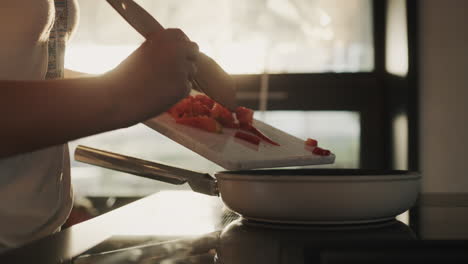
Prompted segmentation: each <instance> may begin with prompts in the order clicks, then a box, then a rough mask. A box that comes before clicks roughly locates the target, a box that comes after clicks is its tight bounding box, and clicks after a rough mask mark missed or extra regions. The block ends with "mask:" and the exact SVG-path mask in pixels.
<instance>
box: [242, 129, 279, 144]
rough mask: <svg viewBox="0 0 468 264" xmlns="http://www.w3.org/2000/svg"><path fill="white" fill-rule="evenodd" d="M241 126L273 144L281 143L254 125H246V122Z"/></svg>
mask: <svg viewBox="0 0 468 264" xmlns="http://www.w3.org/2000/svg"><path fill="white" fill-rule="evenodd" d="M240 128H241V129H242V130H245V131H248V132H250V133H252V134H254V135H256V136H257V137H259V138H261V139H263V140H265V141H266V142H268V143H270V144H272V145H275V146H279V145H280V144H278V143H276V142H275V141H273V140H272V139H271V138H269V137H267V136H266V135H265V134H263V133H262V132H261V131H260V130H258V129H257V128H256V127H254V126H253V125H245V124H241V126H240Z"/></svg>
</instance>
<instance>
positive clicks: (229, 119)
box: [211, 103, 239, 128]
mask: <svg viewBox="0 0 468 264" xmlns="http://www.w3.org/2000/svg"><path fill="white" fill-rule="evenodd" d="M211 117H212V118H214V119H216V120H218V122H219V123H221V125H223V126H224V127H228V128H238V127H239V125H238V124H237V123H236V121H235V120H234V116H233V115H232V113H231V111H229V110H228V109H227V108H225V107H223V106H222V105H220V104H218V103H215V104H214V106H213V109H212V110H211Z"/></svg>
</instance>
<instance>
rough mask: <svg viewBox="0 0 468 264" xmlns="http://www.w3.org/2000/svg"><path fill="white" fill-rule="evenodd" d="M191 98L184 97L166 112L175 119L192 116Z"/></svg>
mask: <svg viewBox="0 0 468 264" xmlns="http://www.w3.org/2000/svg"><path fill="white" fill-rule="evenodd" d="M192 99H193V97H192V96H189V97H186V98H184V99H182V100H180V101H179V102H178V103H177V104H175V105H174V106H173V107H171V109H169V110H168V112H169V114H170V115H171V116H172V117H174V118H175V119H177V118H181V117H183V116H192Z"/></svg>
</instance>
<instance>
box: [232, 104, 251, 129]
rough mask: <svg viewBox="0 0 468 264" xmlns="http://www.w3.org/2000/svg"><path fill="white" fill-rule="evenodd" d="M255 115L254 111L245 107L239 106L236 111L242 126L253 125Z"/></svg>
mask: <svg viewBox="0 0 468 264" xmlns="http://www.w3.org/2000/svg"><path fill="white" fill-rule="evenodd" d="M253 114H254V112H253V111H252V109H249V108H246V107H243V106H239V107H237V109H236V117H237V120H238V121H239V124H240V125H241V126H242V125H251V124H252V121H253Z"/></svg>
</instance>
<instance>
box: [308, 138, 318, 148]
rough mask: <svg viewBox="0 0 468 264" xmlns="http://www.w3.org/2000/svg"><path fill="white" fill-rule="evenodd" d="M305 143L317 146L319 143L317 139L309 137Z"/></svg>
mask: <svg viewBox="0 0 468 264" xmlns="http://www.w3.org/2000/svg"><path fill="white" fill-rule="evenodd" d="M305 144H306V145H307V146H311V147H316V146H317V145H318V142H317V140H315V139H312V138H308V139H307V140H306V141H305Z"/></svg>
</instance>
